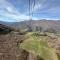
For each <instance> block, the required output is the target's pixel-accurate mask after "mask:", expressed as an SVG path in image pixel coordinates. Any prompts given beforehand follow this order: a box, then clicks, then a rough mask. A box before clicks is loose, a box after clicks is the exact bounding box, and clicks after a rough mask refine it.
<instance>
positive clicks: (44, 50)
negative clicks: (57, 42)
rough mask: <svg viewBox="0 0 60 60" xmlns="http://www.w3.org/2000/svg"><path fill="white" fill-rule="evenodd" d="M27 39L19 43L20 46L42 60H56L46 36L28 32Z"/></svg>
mask: <svg viewBox="0 0 60 60" xmlns="http://www.w3.org/2000/svg"><path fill="white" fill-rule="evenodd" d="M27 36H29V38H28V39H26V40H25V41H24V42H23V43H21V45H20V46H21V47H22V48H23V49H25V50H27V51H29V52H32V53H34V54H36V55H39V56H40V57H42V58H43V59H44V60H58V58H57V55H56V53H55V50H54V49H52V48H51V47H49V45H48V43H47V37H44V38H43V37H40V36H38V35H36V34H34V33H28V34H27Z"/></svg>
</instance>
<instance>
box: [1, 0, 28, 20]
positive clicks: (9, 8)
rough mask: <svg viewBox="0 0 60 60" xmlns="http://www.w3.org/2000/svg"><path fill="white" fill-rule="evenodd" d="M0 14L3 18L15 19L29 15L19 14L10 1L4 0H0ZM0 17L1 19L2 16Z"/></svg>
mask: <svg viewBox="0 0 60 60" xmlns="http://www.w3.org/2000/svg"><path fill="white" fill-rule="evenodd" d="M0 16H3V18H5V19H6V18H8V19H12V20H16V21H20V20H28V19H29V16H26V15H24V14H21V13H20V12H19V11H17V9H16V8H15V7H14V6H13V5H12V4H11V3H9V2H8V1H6V0H2V1H1V0H0ZM0 19H2V17H0Z"/></svg>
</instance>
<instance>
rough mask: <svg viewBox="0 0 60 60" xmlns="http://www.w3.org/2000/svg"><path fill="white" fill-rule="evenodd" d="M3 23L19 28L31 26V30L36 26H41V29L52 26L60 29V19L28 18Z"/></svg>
mask: <svg viewBox="0 0 60 60" xmlns="http://www.w3.org/2000/svg"><path fill="white" fill-rule="evenodd" d="M3 24H5V25H6V24H7V25H9V26H13V27H16V28H19V29H26V28H30V27H31V28H32V29H33V30H35V29H36V28H37V27H42V29H43V30H46V29H50V28H53V29H55V30H57V31H60V20H29V21H21V22H14V23H7V22H4V23H3Z"/></svg>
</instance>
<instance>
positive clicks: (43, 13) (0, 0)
mask: <svg viewBox="0 0 60 60" xmlns="http://www.w3.org/2000/svg"><path fill="white" fill-rule="evenodd" d="M31 13H33V15H31V16H30V18H32V19H34V20H39V19H49V20H50V19H51V20H58V19H59V20H60V0H35V6H34V0H30V14H31ZM23 20H29V0H0V21H9V22H13V21H23Z"/></svg>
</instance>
